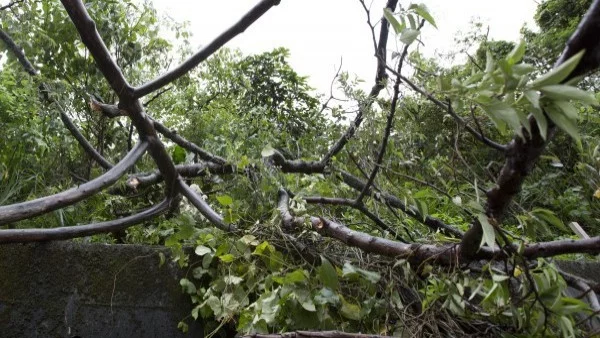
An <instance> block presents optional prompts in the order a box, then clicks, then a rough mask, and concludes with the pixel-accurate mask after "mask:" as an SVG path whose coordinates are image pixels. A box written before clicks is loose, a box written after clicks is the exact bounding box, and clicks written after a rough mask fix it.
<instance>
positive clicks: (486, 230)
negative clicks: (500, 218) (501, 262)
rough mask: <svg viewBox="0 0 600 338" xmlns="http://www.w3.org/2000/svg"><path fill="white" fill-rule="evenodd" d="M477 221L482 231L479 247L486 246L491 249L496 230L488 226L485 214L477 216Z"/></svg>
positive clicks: (494, 240) (494, 241)
mask: <svg viewBox="0 0 600 338" xmlns="http://www.w3.org/2000/svg"><path fill="white" fill-rule="evenodd" d="M477 219H478V220H479V223H480V224H481V228H482V229H483V238H482V239H481V245H480V246H483V244H484V243H485V244H487V245H488V246H489V247H490V248H493V247H494V245H495V243H496V230H495V229H494V227H493V226H492V225H491V224H490V222H489V220H488V217H487V216H486V215H485V214H479V215H477Z"/></svg>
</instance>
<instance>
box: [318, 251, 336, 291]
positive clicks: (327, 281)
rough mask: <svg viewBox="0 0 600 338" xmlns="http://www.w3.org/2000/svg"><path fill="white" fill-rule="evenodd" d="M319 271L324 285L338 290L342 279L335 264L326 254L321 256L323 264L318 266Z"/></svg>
mask: <svg viewBox="0 0 600 338" xmlns="http://www.w3.org/2000/svg"><path fill="white" fill-rule="evenodd" d="M317 271H318V273H319V279H320V280H321V283H323V285H325V286H326V287H328V288H330V289H332V290H336V289H337V288H338V287H339V285H340V281H339V280H338V276H337V271H335V268H334V267H333V265H331V263H330V262H329V261H328V260H327V258H325V257H324V256H321V266H319V267H318V268H317Z"/></svg>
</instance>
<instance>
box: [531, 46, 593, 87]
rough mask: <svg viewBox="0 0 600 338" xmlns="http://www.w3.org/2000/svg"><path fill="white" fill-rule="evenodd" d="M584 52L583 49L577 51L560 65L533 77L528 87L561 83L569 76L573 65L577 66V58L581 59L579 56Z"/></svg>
mask: <svg viewBox="0 0 600 338" xmlns="http://www.w3.org/2000/svg"><path fill="white" fill-rule="evenodd" d="M584 53H585V50H582V51H580V52H579V53H577V54H575V55H573V56H572V57H571V58H570V59H569V60H567V61H565V62H563V63H562V64H561V65H560V66H558V67H556V68H554V69H553V70H551V71H550V72H548V73H546V74H544V75H542V76H540V77H539V78H537V79H535V81H533V82H531V83H530V84H529V85H530V87H532V88H539V87H543V86H548V85H553V84H557V83H561V82H562V81H563V80H564V79H566V78H567V76H569V74H571V72H572V71H573V70H574V69H575V67H577V64H579V60H581V57H583V54H584Z"/></svg>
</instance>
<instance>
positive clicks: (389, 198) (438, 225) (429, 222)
mask: <svg viewBox="0 0 600 338" xmlns="http://www.w3.org/2000/svg"><path fill="white" fill-rule="evenodd" d="M341 176H342V177H341V178H342V181H343V182H344V183H346V184H347V185H349V186H350V187H352V188H354V189H355V190H358V191H362V190H363V189H364V187H365V186H366V184H365V183H364V182H363V181H361V180H360V179H359V178H357V177H356V176H354V175H352V174H350V173H348V172H345V171H342V172H341ZM367 194H369V195H373V196H374V197H375V199H377V200H379V201H380V202H384V203H385V204H387V205H389V206H391V207H393V208H396V209H400V210H402V212H404V213H405V214H406V215H408V216H410V217H411V218H413V219H415V220H417V221H419V222H421V223H423V224H424V225H426V226H427V227H429V228H430V229H432V230H434V231H437V230H440V231H442V232H444V233H446V234H448V235H452V236H455V237H458V238H460V237H462V235H463V233H462V231H460V230H458V229H456V228H454V227H453V226H451V225H448V224H445V223H444V222H442V221H441V220H439V219H437V218H434V217H431V216H425V217H423V215H421V214H420V213H419V211H418V210H416V209H415V208H413V207H409V206H407V205H405V204H404V202H402V201H401V200H400V199H399V198H398V197H396V196H394V195H391V194H388V193H386V192H381V193H377V194H373V192H372V191H371V188H369V191H367Z"/></svg>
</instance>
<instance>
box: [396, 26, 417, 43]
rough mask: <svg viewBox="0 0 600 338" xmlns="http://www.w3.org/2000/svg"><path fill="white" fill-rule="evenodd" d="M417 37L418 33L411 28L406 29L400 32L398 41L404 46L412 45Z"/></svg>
mask: <svg viewBox="0 0 600 338" xmlns="http://www.w3.org/2000/svg"><path fill="white" fill-rule="evenodd" d="M418 36H419V31H418V30H416V29H412V28H406V29H404V30H403V31H402V34H401V35H400V41H402V43H404V44H406V45H410V44H411V43H413V42H414V41H415V40H416V39H417V37H418Z"/></svg>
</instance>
